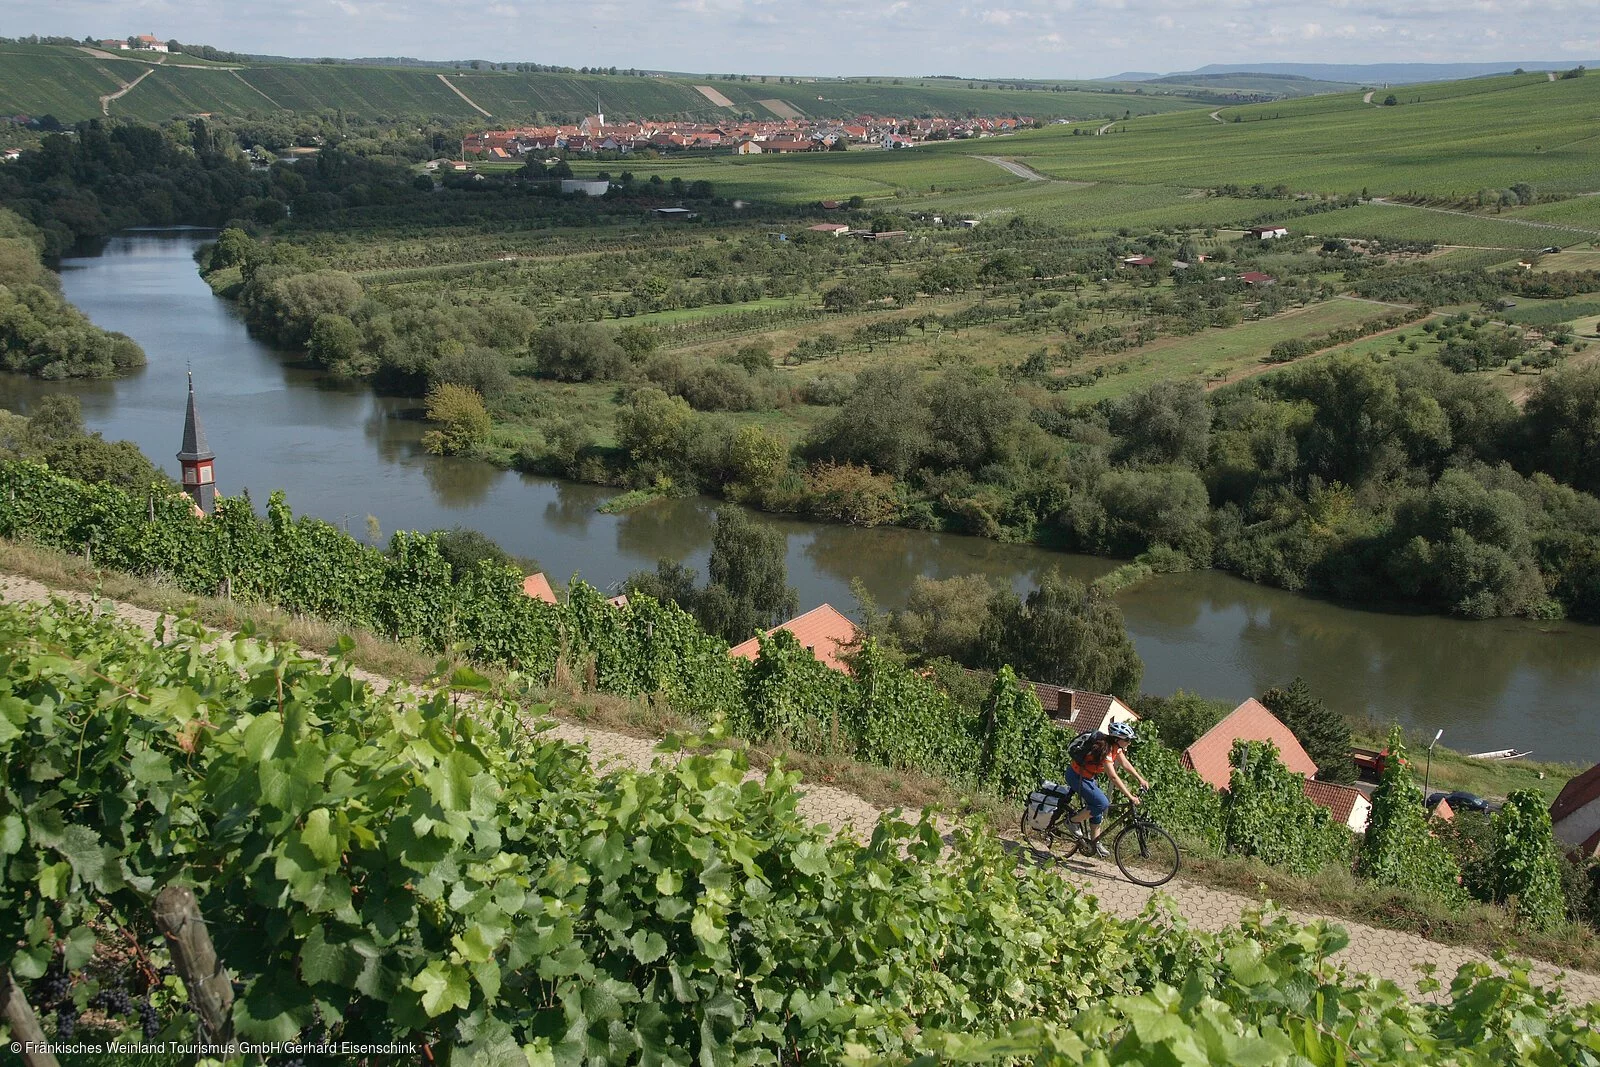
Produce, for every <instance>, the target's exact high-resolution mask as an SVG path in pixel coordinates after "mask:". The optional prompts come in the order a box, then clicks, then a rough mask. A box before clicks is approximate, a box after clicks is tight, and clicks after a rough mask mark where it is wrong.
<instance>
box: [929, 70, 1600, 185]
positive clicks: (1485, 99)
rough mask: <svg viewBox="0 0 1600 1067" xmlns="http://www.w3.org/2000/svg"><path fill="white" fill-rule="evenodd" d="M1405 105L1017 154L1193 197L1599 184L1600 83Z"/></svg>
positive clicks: (1055, 144) (1275, 111)
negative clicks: (1221, 191) (1198, 191)
mask: <svg viewBox="0 0 1600 1067" xmlns="http://www.w3.org/2000/svg"><path fill="white" fill-rule="evenodd" d="M1404 96H1405V100H1406V102H1405V103H1403V104H1401V105H1400V106H1397V107H1373V106H1371V105H1369V104H1363V103H1362V102H1361V94H1359V93H1348V94H1343V95H1339V96H1327V97H1316V98H1312V99H1309V100H1292V101H1282V102H1275V103H1270V104H1252V105H1248V106H1242V107H1233V108H1224V109H1222V111H1221V113H1220V117H1221V118H1222V119H1223V120H1224V121H1222V122H1220V123H1219V122H1215V121H1212V119H1211V118H1210V117H1209V115H1208V114H1206V113H1204V112H1183V113H1179V114H1173V115H1164V116H1157V117H1153V118H1149V119H1141V120H1139V121H1134V122H1129V123H1128V124H1127V126H1126V127H1123V126H1122V125H1120V124H1119V125H1118V126H1117V128H1116V131H1117V132H1115V133H1114V134H1112V135H1109V136H1106V137H1093V138H1083V137H1073V136H1071V135H1070V134H1069V133H1068V132H1067V131H1065V130H1061V129H1052V130H1047V131H1042V132H1038V133H1029V134H1024V135H1020V136H1018V137H1017V138H1016V140H1015V142H1014V143H1013V145H1012V146H1011V147H1010V151H1009V153H1008V154H1011V155H1015V156H1016V157H1017V158H1019V159H1021V160H1022V161H1024V162H1026V163H1027V164H1028V165H1029V166H1032V167H1034V168H1035V169H1036V170H1039V171H1041V172H1043V173H1046V174H1049V175H1051V176H1053V177H1058V178H1069V179H1079V180H1099V181H1119V182H1131V183H1138V184H1151V183H1170V184H1177V185H1187V186H1195V187H1210V186H1215V185H1221V184H1224V183H1229V182H1233V183H1241V184H1252V183H1261V184H1263V185H1266V186H1272V185H1276V184H1278V183H1283V184H1287V185H1288V186H1290V187H1291V188H1293V189H1295V190H1297V191H1304V192H1318V193H1348V192H1351V191H1359V190H1361V189H1363V188H1365V189H1369V190H1370V191H1371V192H1372V193H1373V194H1374V195H1379V194H1402V193H1406V192H1410V191H1421V192H1428V193H1435V194H1441V195H1448V194H1452V193H1453V194H1458V195H1466V194H1470V193H1472V192H1474V191H1475V190H1477V189H1480V188H1482V187H1484V186H1491V187H1495V188H1500V187H1509V186H1511V185H1512V184H1514V183H1517V182H1531V183H1533V184H1534V185H1535V186H1537V187H1538V188H1540V189H1542V190H1546V191H1549V192H1583V191H1590V190H1592V189H1593V187H1594V185H1595V183H1596V177H1595V176H1596V173H1597V171H1596V167H1595V160H1596V154H1595V153H1596V148H1597V147H1600V139H1597V138H1596V136H1595V134H1594V122H1595V117H1596V115H1597V114H1600V80H1596V79H1594V78H1574V79H1570V80H1565V81H1555V82H1551V81H1549V80H1547V79H1546V78H1545V76H1544V75H1542V74H1539V75H1523V76H1516V77H1505V78H1490V79H1481V80H1475V81H1470V82H1448V83H1444V84H1440V85H1435V86H1420V87H1415V88H1413V87H1407V88H1406V90H1405V92H1404ZM1412 101H1416V102H1412ZM1236 119H1237V120H1238V121H1235V120H1236ZM954 150H955V151H972V152H977V151H988V150H989V149H985V148H979V147H977V146H971V145H965V146H957V147H956V148H955V149H954Z"/></svg>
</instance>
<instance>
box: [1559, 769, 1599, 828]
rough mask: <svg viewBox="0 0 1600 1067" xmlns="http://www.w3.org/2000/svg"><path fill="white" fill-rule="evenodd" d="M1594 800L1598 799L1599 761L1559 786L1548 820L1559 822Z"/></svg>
mask: <svg viewBox="0 0 1600 1067" xmlns="http://www.w3.org/2000/svg"><path fill="white" fill-rule="evenodd" d="M1594 800H1600V763H1596V764H1595V765H1594V766H1593V767H1590V768H1589V769H1588V770H1586V771H1584V772H1583V773H1582V774H1580V775H1578V777H1576V778H1574V779H1572V780H1571V781H1569V782H1568V783H1567V784H1566V785H1564V786H1562V787H1561V792H1560V793H1559V794H1558V795H1557V796H1556V802H1555V803H1554V804H1552V805H1550V821H1551V822H1560V821H1561V820H1562V819H1565V818H1566V817H1567V816H1569V815H1571V814H1573V813H1574V812H1576V811H1578V810H1580V809H1582V808H1585V807H1587V806H1588V805H1589V804H1590V802H1592V801H1594Z"/></svg>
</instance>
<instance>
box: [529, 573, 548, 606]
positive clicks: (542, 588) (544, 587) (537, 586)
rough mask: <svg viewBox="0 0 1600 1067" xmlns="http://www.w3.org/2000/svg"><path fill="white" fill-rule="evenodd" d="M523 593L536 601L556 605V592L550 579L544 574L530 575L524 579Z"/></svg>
mask: <svg viewBox="0 0 1600 1067" xmlns="http://www.w3.org/2000/svg"><path fill="white" fill-rule="evenodd" d="M522 591H523V592H524V593H526V594H528V595H529V596H531V597H533V599H535V600H542V601H544V602H545V603H546V604H554V603H556V591H555V590H554V589H551V588H550V579H548V578H546V577H545V576H544V574H543V573H539V574H530V575H528V576H527V577H526V578H524V579H522Z"/></svg>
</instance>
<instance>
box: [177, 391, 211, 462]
mask: <svg viewBox="0 0 1600 1067" xmlns="http://www.w3.org/2000/svg"><path fill="white" fill-rule="evenodd" d="M178 458H179V459H181V460H189V461H190V462H198V461H200V460H202V459H215V458H217V454H216V453H215V452H213V451H211V446H210V445H209V444H207V443H206V431H205V427H203V426H201V425H200V412H199V411H197V410H195V406H194V373H193V372H192V371H191V372H190V374H189V406H188V407H187V408H185V409H184V412H183V447H182V448H181V449H179V450H178Z"/></svg>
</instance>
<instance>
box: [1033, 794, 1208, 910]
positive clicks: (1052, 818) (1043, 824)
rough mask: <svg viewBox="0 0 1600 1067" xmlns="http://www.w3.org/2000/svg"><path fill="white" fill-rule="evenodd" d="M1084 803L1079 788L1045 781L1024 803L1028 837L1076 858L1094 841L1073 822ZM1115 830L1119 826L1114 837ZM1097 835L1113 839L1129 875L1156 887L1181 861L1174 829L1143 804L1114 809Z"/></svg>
mask: <svg viewBox="0 0 1600 1067" xmlns="http://www.w3.org/2000/svg"><path fill="white" fill-rule="evenodd" d="M1081 807H1082V803H1081V801H1080V800H1079V798H1078V795H1077V793H1076V792H1074V791H1072V790H1071V789H1068V788H1067V787H1066V786H1063V785H1058V784H1057V783H1055V782H1045V783H1044V784H1043V785H1042V786H1040V787H1039V789H1037V790H1035V791H1034V792H1033V793H1031V794H1030V795H1029V797H1028V802H1027V804H1026V805H1025V806H1024V807H1023V809H1022V820H1021V824H1020V829H1021V832H1022V837H1023V840H1025V841H1027V842H1028V843H1029V844H1036V843H1042V844H1043V847H1044V850H1045V851H1047V852H1049V853H1050V854H1051V855H1054V856H1056V857H1057V858H1058V859H1062V860H1066V859H1071V858H1072V857H1073V856H1075V855H1077V854H1078V852H1079V851H1081V850H1084V849H1085V848H1086V847H1087V846H1088V845H1089V840H1088V838H1087V836H1080V835H1079V834H1077V833H1075V832H1074V827H1073V824H1072V822H1071V819H1072V816H1073V815H1074V814H1075V813H1076V812H1078V811H1079V810H1081ZM1082 829H1083V831H1084V834H1085V835H1086V834H1087V833H1088V832H1089V829H1090V828H1089V826H1088V824H1084V825H1083V827H1082ZM1112 831H1116V836H1115V837H1112ZM1096 840H1097V841H1099V842H1101V843H1104V842H1105V841H1108V840H1109V841H1110V842H1111V854H1112V856H1113V857H1114V858H1115V859H1116V861H1117V867H1118V868H1119V869H1120V870H1121V871H1122V873H1123V874H1124V875H1125V876H1126V877H1127V879H1128V881H1130V882H1133V883H1135V884H1137V885H1142V886H1148V887H1150V888H1152V889H1154V888H1155V887H1157V886H1162V885H1166V884H1167V883H1168V882H1170V881H1172V879H1173V877H1174V876H1176V875H1177V873H1178V866H1179V864H1180V863H1181V862H1182V856H1181V854H1180V853H1179V851H1178V842H1177V841H1176V840H1174V839H1173V837H1172V835H1171V834H1169V833H1167V832H1166V831H1165V830H1163V829H1162V828H1161V827H1160V826H1158V825H1157V824H1156V822H1155V820H1153V819H1151V818H1150V817H1149V816H1148V815H1146V814H1145V813H1144V808H1143V807H1141V806H1136V805H1133V804H1128V803H1126V802H1123V803H1120V804H1118V805H1117V806H1116V807H1115V808H1113V809H1112V815H1111V817H1110V818H1109V819H1108V820H1107V821H1106V822H1104V823H1102V824H1101V826H1100V833H1099V835H1098V837H1097V838H1096Z"/></svg>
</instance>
